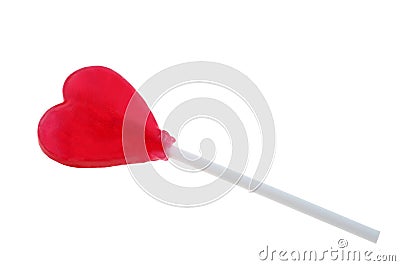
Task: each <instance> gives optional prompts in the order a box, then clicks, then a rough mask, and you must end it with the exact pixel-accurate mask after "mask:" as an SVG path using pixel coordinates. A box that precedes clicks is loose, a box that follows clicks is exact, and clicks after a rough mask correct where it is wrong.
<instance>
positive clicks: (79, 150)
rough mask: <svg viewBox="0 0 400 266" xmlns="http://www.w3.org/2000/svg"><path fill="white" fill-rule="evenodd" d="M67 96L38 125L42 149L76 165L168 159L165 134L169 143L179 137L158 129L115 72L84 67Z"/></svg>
mask: <svg viewBox="0 0 400 266" xmlns="http://www.w3.org/2000/svg"><path fill="white" fill-rule="evenodd" d="M63 95H64V102H63V103H61V104H58V105H56V106H54V107H52V108H50V109H49V110H48V111H47V112H46V113H45V114H44V115H43V117H42V118H41V120H40V122H39V126H38V137H39V144H40V147H41V148H42V150H43V151H44V153H46V154H47V156H49V157H50V158H51V159H53V160H55V161H57V162H59V163H62V164H65V165H68V166H73V167H107V166H113V165H121V164H126V163H142V162H146V161H149V160H152V161H154V160H159V159H161V160H167V156H166V154H165V152H164V149H163V145H162V138H164V139H165V140H166V143H169V144H171V143H173V142H174V139H173V138H172V137H170V136H169V134H168V133H167V132H166V131H163V132H162V131H161V130H160V129H159V128H158V125H157V122H156V120H155V118H154V116H153V114H152V113H151V111H150V110H149V108H148V106H147V105H146V103H145V102H144V100H143V99H142V98H141V97H140V95H139V94H138V93H136V91H135V89H134V88H133V87H132V85H130V84H129V83H128V82H127V81H126V80H125V79H124V78H123V77H121V76H120V75H119V74H118V73H116V72H115V71H113V70H111V69H109V68H106V67H100V66H93V67H86V68H82V69H79V70H77V71H75V72H74V73H72V74H71V75H70V76H69V77H68V78H67V79H66V81H65V83H64V87H63ZM132 96H135V97H133V98H132ZM131 99H132V101H131V102H130V100H131ZM129 102H130V104H134V107H135V108H134V113H130V114H127V116H126V117H125V123H127V124H126V125H125V127H124V129H123V123H124V116H125V112H126V109H127V106H128V103H129ZM141 132H142V134H140V133H141ZM162 133H163V134H162ZM164 133H165V134H164ZM122 134H124V139H123V138H122ZM162 135H163V136H162ZM123 144H124V145H123ZM141 146H143V147H142V148H141ZM124 147H128V148H127V149H125V154H124ZM127 150H128V151H127ZM125 155H126V156H125Z"/></svg>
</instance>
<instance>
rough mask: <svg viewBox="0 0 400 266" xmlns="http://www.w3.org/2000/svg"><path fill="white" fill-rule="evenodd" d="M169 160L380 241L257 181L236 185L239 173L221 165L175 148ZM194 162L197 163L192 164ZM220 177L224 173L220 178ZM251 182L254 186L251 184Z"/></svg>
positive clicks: (368, 230)
mask: <svg viewBox="0 0 400 266" xmlns="http://www.w3.org/2000/svg"><path fill="white" fill-rule="evenodd" d="M166 152H167V155H168V157H170V158H173V159H175V160H177V161H180V162H182V163H184V164H186V165H188V166H191V167H194V168H197V169H199V167H203V166H204V165H207V167H206V168H204V169H203V171H204V172H207V173H209V174H211V175H214V176H218V177H220V178H221V179H223V180H225V181H228V182H230V183H232V184H236V185H238V186H240V187H243V188H245V189H249V187H250V184H252V186H253V185H254V182H258V183H255V185H254V187H257V185H259V186H258V188H257V189H256V190H255V191H254V193H256V194H259V195H261V196H264V197H266V198H269V199H271V200H274V201H276V202H278V203H281V204H283V205H286V206H288V207H290V208H292V209H294V210H297V211H299V212H302V213H304V214H307V215H309V216H312V217H314V218H316V219H318V220H320V221H323V222H326V223H328V224H331V225H333V226H336V227H338V228H341V229H343V230H345V231H347V232H349V233H352V234H354V235H357V236H359V237H362V238H364V239H366V240H369V241H371V242H374V243H376V242H377V241H378V238H379V231H377V230H375V229H373V228H371V227H368V226H366V225H363V224H360V223H358V222H356V221H353V220H351V219H349V218H347V217H344V216H342V215H339V214H337V213H334V212H332V211H330V210H327V209H325V208H322V207H320V206H318V205H315V204H313V203H311V202H308V201H306V200H303V199H301V198H298V197H296V196H293V195H291V194H289V193H286V192H284V191H282V190H279V189H277V188H274V187H272V186H269V185H267V184H264V183H260V182H259V181H256V180H252V179H251V178H250V177H248V176H245V175H242V177H241V178H240V180H239V182H237V177H238V176H240V173H238V172H235V171H233V170H231V169H228V168H227V169H226V168H225V167H223V166H222V165H219V164H216V163H214V162H210V161H209V160H207V159H205V158H202V157H200V158H198V156H196V155H194V154H192V153H189V152H186V151H183V150H180V149H179V148H177V147H175V146H171V147H169V148H167V150H166ZM195 159H196V160H195ZM221 173H223V174H222V175H221ZM251 182H253V183H251Z"/></svg>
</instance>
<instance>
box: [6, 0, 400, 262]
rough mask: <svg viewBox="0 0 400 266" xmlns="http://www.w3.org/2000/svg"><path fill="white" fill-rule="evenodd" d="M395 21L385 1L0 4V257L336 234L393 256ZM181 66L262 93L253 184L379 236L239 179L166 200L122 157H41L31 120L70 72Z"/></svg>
mask: <svg viewBox="0 0 400 266" xmlns="http://www.w3.org/2000/svg"><path fill="white" fill-rule="evenodd" d="M399 14H400V3H399V2H398V1H329V2H328V1H273V2H272V1H268V2H266V1H259V2H252V1H242V2H241V3H233V1H197V2H191V3H189V1H181V2H180V1H160V2H156V1H143V2H139V1H126V2H122V1H91V2H89V1H63V3H60V1H7V2H6V1H2V2H1V4H0V29H1V31H0V48H1V49H0V67H1V72H0V91H1V97H0V104H1V105H0V108H1V124H2V126H1V143H0V150H1V153H0V154H1V162H2V164H1V167H2V168H1V173H0V265H5V266H8V265H42V266H44V265H160V264H161V265H162V264H168V265H204V264H210V265H217V264H227V265H229V264H237V265H263V264H264V265H266V264H267V263H270V262H266V261H260V260H259V259H258V252H259V251H260V250H261V249H263V248H265V247H266V245H269V246H270V248H272V249H274V248H275V249H278V248H282V249H283V248H285V249H289V250H290V249H306V248H309V249H317V250H324V249H329V248H330V247H335V246H336V242H337V241H338V239H340V238H344V239H346V240H348V242H349V247H350V248H352V249H355V250H357V249H360V250H363V249H370V250H375V251H376V252H380V253H383V254H390V253H396V249H397V247H398V238H399V229H398V224H399V223H400V220H399V218H398V217H399V216H398V206H397V202H398V200H399V193H398V180H399V178H400V168H399V158H400V152H399V151H400V138H399V136H400V124H399V114H400V104H399V100H400V93H399V91H400V78H399V77H400V76H399V71H400V49H399V47H400V31H399V30H400V16H399ZM194 60H206V61H215V62H220V63H224V64H227V65H230V66H232V67H234V68H236V69H238V70H240V71H241V72H243V73H245V74H246V75H247V76H249V77H250V78H251V79H252V80H253V81H254V82H255V83H256V84H257V86H258V87H259V88H260V90H262V92H263V94H264V96H265V98H266V99H267V101H268V103H269V105H270V108H271V110H272V113H273V116H274V120H275V124H276V135H277V146H276V155H275V160H274V163H273V166H272V170H271V172H270V175H269V176H268V178H267V180H266V182H268V183H269V184H272V185H274V186H276V187H278V188H281V189H284V190H285V191H287V192H290V193H293V194H295V195H297V196H300V197H302V198H305V199H307V200H310V201H312V202H314V203H317V204H319V205H322V206H324V207H327V208H329V209H331V210H334V211H337V212H339V213H341V214H343V215H345V216H348V217H350V218H353V219H355V220H357V221H360V222H362V223H366V224H367V225H369V226H371V227H374V228H377V229H379V230H381V231H382V232H381V237H380V239H379V242H378V244H372V243H369V242H367V241H365V240H362V239H360V238H358V237H355V236H352V235H350V234H348V233H346V232H343V231H341V230H339V229H337V228H334V227H332V226H329V225H327V224H324V223H321V222H319V221H316V220H314V219H313V218H309V217H307V216H305V215H302V214H300V213H297V212H295V211H292V210H291V209H288V208H285V207H283V206H280V205H278V204H276V203H275V202H271V201H269V200H267V199H264V198H261V197H259V196H257V195H254V194H249V193H248V192H246V191H245V190H242V189H239V188H237V189H234V190H233V191H232V192H231V193H230V194H228V195H227V196H226V197H224V198H222V199H221V200H219V201H217V202H215V203H213V204H211V205H207V206H203V207H199V208H177V207H172V206H168V205H165V204H162V203H160V202H158V201H156V200H154V199H153V198H151V197H149V196H148V195H147V194H146V193H144V192H143V191H142V190H141V189H140V188H139V187H138V186H137V185H136V183H135V182H134V181H133V179H132V178H131V176H130V175H129V172H128V169H127V167H126V166H119V167H112V168H106V169H74V168H69V167H66V166H63V165H61V164H58V163H56V162H54V161H52V160H50V159H48V158H47V157H46V156H45V155H44V154H43V153H42V152H41V150H40V148H39V145H38V142H37V135H36V130H37V124H38V121H39V119H40V117H41V116H42V114H43V113H44V112H45V111H46V110H47V109H48V108H49V107H51V106H53V105H55V104H57V103H59V102H61V101H62V94H61V89H62V84H63V82H64V79H65V78H66V77H67V76H68V75H69V74H70V73H71V72H73V71H74V70H76V69H78V68H80V67H83V66H88V65H105V66H108V67H111V68H113V69H114V70H116V71H118V72H119V73H120V74H121V75H123V76H124V77H125V78H126V79H127V80H129V81H130V82H131V83H132V85H133V86H135V87H140V85H141V84H142V83H143V82H144V81H146V80H147V79H148V78H149V77H151V76H152V75H153V74H155V73H156V72H158V71H160V70H162V69H164V68H166V67H169V66H171V65H174V64H178V63H183V62H187V61H194ZM253 133H254V132H253ZM196 145H197V144H195V145H194V146H195V147H196ZM184 175H186V173H182V176H184ZM397 251H398V249H397ZM397 255H398V259H400V254H397ZM283 264H284V265H289V264H290V262H286V263H283ZM294 264H296V265H298V264H301V263H298V262H296V263H294ZM379 264H380V265H382V264H383V263H379ZM392 264H393V263H392Z"/></svg>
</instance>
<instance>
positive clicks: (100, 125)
mask: <svg viewBox="0 0 400 266" xmlns="http://www.w3.org/2000/svg"><path fill="white" fill-rule="evenodd" d="M63 94H64V102H63V103H61V104H58V105H56V106H54V107H52V108H50V109H49V110H48V111H47V112H46V113H45V114H44V115H43V117H42V119H41V120H40V122H39V126H38V137H39V144H40V147H41V148H42V150H43V151H44V153H46V154H47V155H48V156H49V157H50V158H51V159H53V160H55V161H57V162H59V163H62V164H65V165H68V166H74V167H106V166H113V165H120V164H131V163H143V162H147V161H154V160H167V159H168V158H167V155H168V156H169V157H172V158H174V159H175V160H179V161H181V162H182V163H185V164H187V165H189V166H192V167H195V168H197V169H198V167H199V164H198V162H201V165H207V167H206V168H204V169H202V170H204V171H205V172H207V173H210V174H212V175H215V176H218V177H220V178H221V179H222V180H225V181H227V182H230V183H232V184H235V185H238V186H241V187H244V188H249V185H250V184H251V183H252V179H251V178H250V177H247V176H244V175H242V173H237V172H235V171H233V170H231V169H226V168H224V167H223V166H221V165H218V164H216V163H214V162H209V161H208V160H206V159H204V158H200V160H197V162H196V161H191V160H187V159H186V158H195V157H197V156H194V155H193V154H190V153H188V152H185V151H182V150H179V149H178V148H177V147H175V146H173V145H172V144H173V143H174V142H175V139H174V138H173V137H171V136H170V135H169V134H168V133H167V132H166V131H161V130H160V129H159V128H158V125H157V122H156V120H155V118H154V116H153V114H152V113H151V111H150V109H149V108H148V106H147V105H146V103H145V101H144V100H143V99H142V97H140V95H139V94H138V93H137V92H136V91H135V89H134V88H133V87H132V86H131V85H130V84H129V83H128V82H127V81H126V80H125V79H124V78H122V77H121V76H120V75H119V74H118V73H116V72H114V71H113V70H111V69H108V68H106V67H99V66H96V67H86V68H82V69H80V70H78V71H76V72H74V73H72V74H71V75H70V76H69V77H68V78H67V80H66V81H65V84H64V88H63ZM128 104H129V107H130V108H127V107H128ZM131 104H132V105H133V107H134V108H131ZM125 123H127V124H125ZM123 128H124V130H123ZM163 145H164V146H165V147H163ZM124 147H126V149H124ZM164 148H165V150H164ZM221 169H223V170H225V171H224V174H223V175H220V173H221ZM236 177H241V178H240V181H239V182H237V178H236ZM256 187H257V189H256V190H255V191H254V192H255V193H256V194H259V195H262V196H264V197H267V198H269V199H272V200H274V201H277V202H279V203H281V204H284V205H286V206H288V207H290V208H293V209H295V210H297V211H300V212H303V213H305V214H307V215H310V216H312V217H314V218H317V219H319V220H321V221H324V222H326V223H329V224H331V225H334V226H336V227H339V228H341V229H343V230H346V231H348V232H350V233H352V234H355V235H358V236H360V237H363V238H365V239H368V240H370V241H373V242H376V241H377V240H378V237H379V231H377V230H375V229H372V228H370V227H368V226H365V225H363V224H360V223H358V222H356V221H353V220H351V219H349V218H346V217H344V216H341V215H339V214H337V213H334V212H332V211H329V210H327V209H324V208H322V207H319V206H317V205H315V204H313V203H310V202H308V201H305V200H303V199H300V198H298V197H295V196H293V195H291V194H288V193H286V192H284V191H281V190H279V189H276V188H274V187H272V186H269V185H267V184H264V183H259V184H258V186H256Z"/></svg>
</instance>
